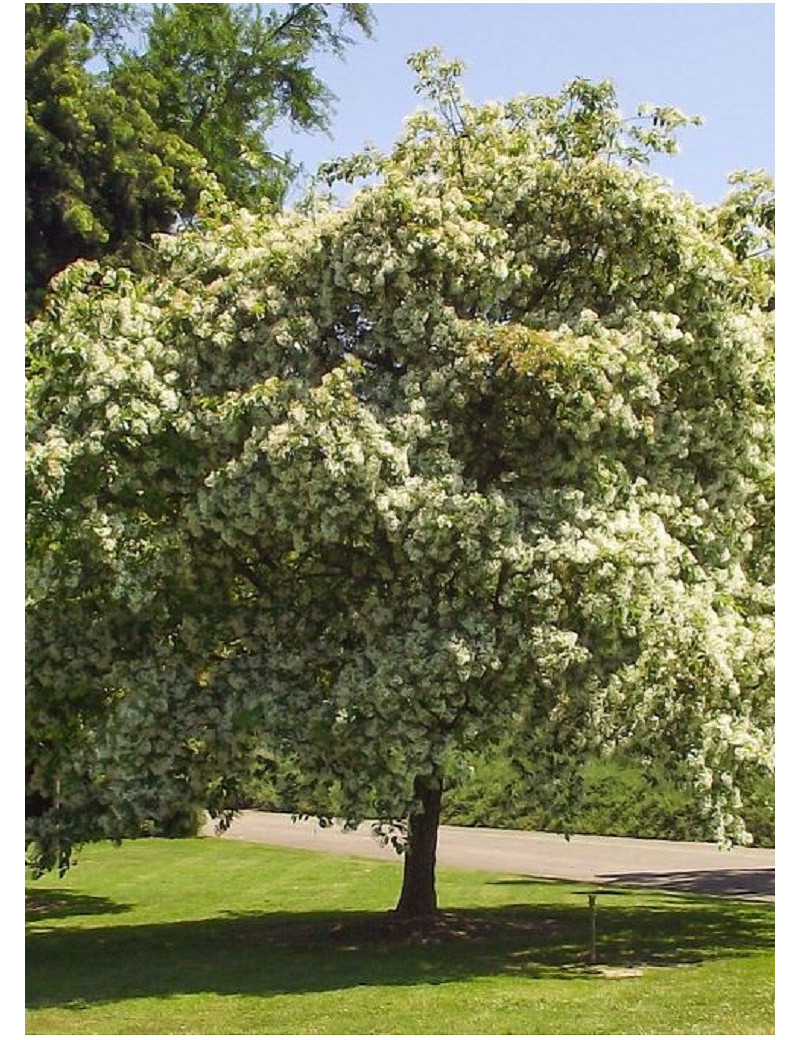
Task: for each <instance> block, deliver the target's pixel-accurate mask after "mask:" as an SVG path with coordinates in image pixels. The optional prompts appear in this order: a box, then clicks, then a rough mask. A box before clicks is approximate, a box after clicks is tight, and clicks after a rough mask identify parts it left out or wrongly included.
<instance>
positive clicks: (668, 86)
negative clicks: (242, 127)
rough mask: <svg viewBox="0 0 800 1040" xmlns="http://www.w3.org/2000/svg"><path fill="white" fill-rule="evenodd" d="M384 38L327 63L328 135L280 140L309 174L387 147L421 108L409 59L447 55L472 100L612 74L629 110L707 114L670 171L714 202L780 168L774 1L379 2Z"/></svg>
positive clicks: (669, 163) (666, 170)
mask: <svg viewBox="0 0 800 1040" xmlns="http://www.w3.org/2000/svg"><path fill="white" fill-rule="evenodd" d="M373 10H374V12H375V15H376V17H377V26H376V29H375V34H374V38H373V39H372V40H362V41H361V42H359V43H358V44H357V45H355V46H354V47H352V48H351V49H349V50H348V52H347V55H346V58H345V61H343V62H342V61H338V60H336V59H333V58H329V57H324V58H322V59H320V60H319V61H318V62H317V63H316V68H317V71H318V72H319V74H320V75H321V77H322V79H323V80H324V82H325V83H327V84H328V86H329V87H330V88H331V89H332V90H333V91H334V93H335V94H336V95H337V96H338V98H339V100H338V102H337V105H336V114H335V116H334V119H333V125H332V132H331V136H330V137H325V136H324V135H321V134H315V135H306V134H301V135H292V134H290V133H288V132H287V131H285V130H282V131H281V132H280V133H279V134H273V135H272V137H271V143H272V144H273V146H274V147H275V148H276V150H284V149H289V150H291V151H292V153H293V155H294V157H295V159H297V160H299V161H301V162H303V164H304V165H305V166H306V167H307V168H308V169H311V170H313V169H315V168H316V166H317V165H318V163H319V162H321V161H323V160H325V159H329V158H332V157H333V156H338V155H347V154H349V153H351V152H353V151H356V150H358V149H359V148H361V147H362V146H363V144H364V143H365V142H366V141H371V142H373V143H374V144H376V145H378V146H379V147H382V148H387V147H389V146H390V145H391V143H392V141H393V140H394V139H395V137H396V136H397V134H398V132H399V130H400V127H401V125H402V120H403V118H404V116H406V115H408V114H409V113H410V112H411V111H413V110H414V109H415V108H416V107H418V105H419V104H420V102H419V99H418V98H417V96H416V95H415V94H414V89H413V84H414V77H413V74H412V73H411V71H410V70H409V69H408V67H407V66H406V63H405V59H406V56H407V55H408V54H410V53H411V52H413V51H417V50H421V49H422V48H425V47H430V46H432V45H438V46H440V47H441V48H442V49H443V50H444V52H445V54H446V55H447V56H448V57H454V58H460V59H462V60H463V61H465V62H466V64H467V73H466V76H465V85H466V88H467V93H468V95H469V97H470V99H471V100H472V101H476V102H479V101H484V100H488V99H496V100H505V99H507V98H510V97H513V96H515V95H517V94H523V93H531V94H543V93H544V94H549V93H553V92H556V91H558V90H559V89H560V87H561V86H562V85H563V84H564V83H565V82H566V81H567V80H569V79H571V78H573V77H575V76H585V77H588V78H590V79H601V78H603V77H609V78H611V79H612V80H613V81H614V83H615V84H616V87H617V90H618V94H619V97H620V100H621V102H622V107H623V108H624V109H625V110H626V112H628V113H633V111H634V110H635V108H636V105H637V104H638V103H639V102H641V101H652V102H654V103H661V104H673V105H676V106H677V107H678V108H681V109H683V111H685V112H687V113H691V114H699V115H703V116H704V117H705V120H706V122H705V125H704V126H703V127H702V128H699V129H696V128H688V129H687V130H686V131H685V132H684V135H683V138H682V151H681V154H680V155H679V156H677V157H675V158H666V159H663V160H661V161H660V162H659V164H658V166H657V167H656V170H657V172H658V173H660V174H663V175H664V176H666V177H669V178H670V179H671V180H672V181H673V183H674V185H675V187H676V188H677V189H678V190H680V191H689V192H691V193H692V194H693V195H695V197H696V198H698V199H699V200H700V201H702V202H709V203H713V202H717V201H719V200H720V199H721V198H722V197H723V195H724V194H725V192H726V178H727V175H728V174H729V173H731V172H732V171H734V170H737V169H745V168H747V169H754V168H759V167H764V168H766V169H767V170H769V171H770V172H774V168H775V159H774V149H775V137H774V135H775V50H774V48H775V6H774V4H765V3H746V4H737V3H721V4H719V3H718V4H693V3H673V4H647V3H645V4H635V3H634V4H631V3H628V4H586V3H559V4H547V3H517V4H503V3H500V4H485V3H475V4H472V3H438V4H424V3H420V4H417V3H376V4H373Z"/></svg>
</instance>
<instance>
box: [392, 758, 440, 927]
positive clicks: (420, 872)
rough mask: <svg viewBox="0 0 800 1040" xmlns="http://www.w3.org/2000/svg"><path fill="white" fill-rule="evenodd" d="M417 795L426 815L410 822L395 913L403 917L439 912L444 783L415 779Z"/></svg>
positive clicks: (422, 814)
mask: <svg viewBox="0 0 800 1040" xmlns="http://www.w3.org/2000/svg"><path fill="white" fill-rule="evenodd" d="M414 794H415V795H416V797H417V798H418V799H419V801H420V802H421V803H422V812H419V813H413V814H412V815H411V817H410V819H409V823H408V848H407V849H406V853H405V858H404V862H403V887H402V890H401V892H400V900H399V902H398V904H397V907H396V909H395V913H397V914H399V915H400V916H402V917H433V915H434V914H435V913H436V840H437V838H438V835H439V811H440V809H441V805H442V783H441V780H440V779H439V778H438V777H427V776H426V777H420V776H418V777H417V778H416V779H415V780H414Z"/></svg>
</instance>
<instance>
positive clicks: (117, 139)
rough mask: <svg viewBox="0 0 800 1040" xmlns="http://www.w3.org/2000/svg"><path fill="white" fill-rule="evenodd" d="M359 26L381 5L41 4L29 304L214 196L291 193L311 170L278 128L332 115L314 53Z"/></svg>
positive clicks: (33, 111)
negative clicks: (296, 161)
mask: <svg viewBox="0 0 800 1040" xmlns="http://www.w3.org/2000/svg"><path fill="white" fill-rule="evenodd" d="M349 27H353V28H355V29H358V30H361V31H364V32H366V33H369V32H370V31H371V16H370V13H369V8H368V6H367V5H364V4H340V5H337V4H284V5H265V4H154V5H142V4H26V25H25V57H26V68H25V99H26V182H25V184H26V194H25V198H26V294H27V300H28V310H29V313H32V312H33V311H34V310H35V309H36V308H37V307H38V306H39V305H40V304H41V300H42V296H43V293H44V289H45V287H46V285H47V282H48V281H49V279H50V277H51V276H52V275H53V274H54V273H55V272H57V271H59V270H61V269H62V268H63V267H65V266H66V265H67V264H68V263H69V262H71V261H73V260H75V259H78V258H85V259H98V258H100V257H112V258H114V259H116V260H118V261H121V262H125V263H127V264H128V265H130V264H131V263H132V262H137V263H138V264H139V266H141V264H142V262H143V256H144V252H145V249H146V245H147V242H148V240H149V237H150V235H151V234H153V233H154V232H164V231H168V230H170V229H171V228H173V227H174V225H175V223H176V220H178V219H180V220H183V221H186V220H189V219H192V218H197V217H198V216H200V215H203V214H204V213H205V214H207V213H208V205H207V204H206V205H205V206H204V205H203V202H204V200H205V201H206V203H208V202H209V201H210V199H213V198H214V197H215V196H217V195H219V194H221V193H224V194H225V195H226V196H227V197H228V198H230V199H231V200H232V201H234V202H238V203H240V204H243V205H249V204H255V203H256V202H259V201H261V200H264V199H266V200H268V201H269V200H271V201H272V202H273V203H275V204H277V203H278V202H280V201H281V199H282V197H283V194H284V192H285V190H286V187H287V185H288V184H289V182H290V180H291V178H292V176H293V175H294V173H295V170H294V168H293V167H292V164H291V161H290V158H289V156H278V155H273V154H272V153H271V152H270V149H269V144H268V141H267V134H268V131H269V130H270V129H271V128H272V127H273V126H274V125H275V123H276V122H277V121H278V120H280V119H284V118H285V119H288V120H290V121H291V122H292V123H293V124H294V125H295V126H298V127H301V128H303V129H307V130H323V129H325V128H326V127H327V125H328V118H329V114H330V107H331V104H332V101H333V95H332V94H331V93H330V91H329V90H328V89H327V88H326V87H325V85H324V84H323V83H322V81H321V80H320V79H319V78H318V76H317V75H316V73H315V72H314V69H313V65H312V62H313V60H314V58H315V56H317V55H319V54H320V53H322V52H324V51H333V52H335V53H338V54H343V53H344V50H345V48H346V46H347V45H349V44H350V43H352V42H353V41H352V39H351V37H350V36H349V35H348V28H349ZM137 33H139V34H141V35H143V36H144V38H145V41H146V43H145V45H144V47H137V46H135V41H136V40H137V38H138V37H137ZM131 41H134V42H131Z"/></svg>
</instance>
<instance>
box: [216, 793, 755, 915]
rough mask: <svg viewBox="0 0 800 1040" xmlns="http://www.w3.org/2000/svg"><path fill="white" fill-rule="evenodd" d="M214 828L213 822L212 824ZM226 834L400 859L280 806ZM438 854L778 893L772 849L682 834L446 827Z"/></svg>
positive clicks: (558, 871) (615, 881) (442, 859)
mask: <svg viewBox="0 0 800 1040" xmlns="http://www.w3.org/2000/svg"><path fill="white" fill-rule="evenodd" d="M206 833H207V834H213V833H214V827H213V825H209V826H208V827H207V828H206ZM225 839H227V840H234V841H236V840H239V841H255V842H264V843H266V844H269V845H285V846H290V847H292V848H301V849H312V850H315V851H317V852H338V853H343V854H345V855H350V856H365V857H368V858H371V859H372V858H374V859H387V860H394V861H396V860H397V856H396V854H395V852H394V851H393V850H392V849H387V848H384V847H383V846H381V845H380V844H379V842H378V841H376V839H375V838H374V837H373V836H372V833H371V831H370V829H369V825H368V824H364V825H362V826H361V827H359V829H358V830H357V831H342V830H341V829H340V828H339V827H330V828H320V827H319V826H318V825H317V823H316V822H315V821H313V820H304V821H299V822H297V823H293V822H292V818H291V816H287V815H284V814H282V813H266V812H253V811H248V812H244V813H242V814H241V816H239V817H237V819H236V820H235V821H234V823H233V826H232V827H231V829H230V830H229V831H228V832H227V833H226V835H225ZM437 862H438V863H439V864H440V865H441V866H443V867H459V868H461V869H466V870H489V871H494V872H495V873H502V874H518V875H527V876H529V877H541V878H557V879H559V880H562V881H584V882H593V883H595V884H601V885H602V884H605V885H643V886H648V887H651V888H664V889H669V890H674V891H680V892H698V893H707V894H713V895H728V896H737V897H739V898H742V899H762V900H771V899H774V898H775V853H774V851H773V850H772V849H744V848H735V849H730V850H728V851H725V850H721V849H718V848H717V847H716V845H708V844H703V843H699V842H682V841H646V840H642V839H640V838H600V837H588V836H576V837H573V838H572V840H571V841H565V840H564V838H562V837H561V836H560V835H556V834H539V833H534V832H529V831H501V830H492V829H489V828H482V827H475V828H472V827H441V828H440V829H439V850H438V854H437Z"/></svg>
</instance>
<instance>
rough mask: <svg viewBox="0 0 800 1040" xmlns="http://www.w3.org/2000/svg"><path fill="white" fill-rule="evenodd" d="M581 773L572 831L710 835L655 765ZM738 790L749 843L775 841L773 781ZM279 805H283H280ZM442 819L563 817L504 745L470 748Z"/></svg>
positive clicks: (672, 837) (506, 821)
mask: <svg viewBox="0 0 800 1040" xmlns="http://www.w3.org/2000/svg"><path fill="white" fill-rule="evenodd" d="M581 779H582V783H581V792H580V801H579V804H578V805H577V806H576V807H575V809H574V811H573V814H572V816H571V819H570V821H569V825H570V831H571V833H573V834H603V835H617V836H620V837H631V838H659V839H662V840H665V841H711V840H713V839H714V834H713V831H712V829H711V828H710V827H709V822H708V820H707V819H706V818H704V817H703V815H702V813H701V812H700V811H699V808H698V804H697V801H696V799H694V798H692V797H691V794H689V793H688V792H687V791H686V790H685V789H681V788H680V787H677V786H676V785H675V784H674V783H673V782H672V781H671V780H670V778H669V777H668V776H667V775H665V773H664V771H663V769H661V768H659V767H658V766H653V765H651V766H649V767H647V766H643V765H642V764H640V763H634V762H625V761H624V759H623V760H616V759H610V760H608V759H592V760H590V761H588V762H587V763H586V764H585V766H584V768H583V775H582V778H581ZM742 797H743V809H742V812H743V816H744V819H745V821H746V824H747V828H748V830H749V831H750V833H751V834H752V836H753V843H754V844H755V845H757V846H763V847H767V848H771V847H774V845H775V794H774V786H773V784H772V782H771V781H770V779H769V778H767V777H761V778H760V779H754V780H753V782H752V783H751V785H750V789H749V790H746V791H744V792H743V796H742ZM284 801H285V802H286V799H284ZM287 804H288V803H287ZM272 807H273V806H270V808H272ZM275 807H276V808H277V806H275ZM282 808H284V811H285V805H284V806H282ZM442 821H443V822H444V823H451V824H456V825H462V826H467V827H497V828H500V829H508V828H511V829H522V830H538V831H555V832H558V831H560V830H561V829H562V826H561V825H562V821H561V820H560V819H559V818H558V817H555V816H554V814H553V811H552V806H551V804H550V803H549V802H548V801H547V799H546V798H542V797H537V792H536V791H535V790H531V789H530V788H529V787H528V786H527V785H526V784H525V783H524V779H523V778H522V776H521V775H520V772H519V770H518V769H516V768H515V767H514V765H513V763H512V761H511V760H510V758H509V757H508V756H504V755H503V753H502V749H500V750H497V749H495V750H493V751H492V752H488V753H486V754H484V755H476V756H474V757H473V758H472V759H471V761H470V764H469V769H468V770H467V771H466V772H465V771H462V772H460V773H457V774H456V776H455V778H454V780H453V781H452V782H451V784H450V787H449V788H448V789H447V790H446V791H445V796H444V800H443V804H442Z"/></svg>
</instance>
